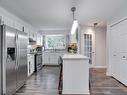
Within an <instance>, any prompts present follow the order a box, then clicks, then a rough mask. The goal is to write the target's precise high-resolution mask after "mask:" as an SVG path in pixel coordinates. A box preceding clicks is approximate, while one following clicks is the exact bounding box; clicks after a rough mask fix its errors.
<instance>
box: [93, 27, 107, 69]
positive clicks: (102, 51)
mask: <svg viewBox="0 0 127 95" xmlns="http://www.w3.org/2000/svg"><path fill="white" fill-rule="evenodd" d="M106 31H107V29H106V27H103V28H97V29H96V30H95V52H96V53H95V61H96V62H95V67H100V68H101V67H106V66H107V64H106Z"/></svg>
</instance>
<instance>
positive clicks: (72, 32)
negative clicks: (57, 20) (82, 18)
mask: <svg viewBox="0 0 127 95" xmlns="http://www.w3.org/2000/svg"><path fill="white" fill-rule="evenodd" d="M71 11H72V13H73V24H72V28H71V34H72V35H73V34H74V33H75V32H76V30H77V28H78V21H77V20H75V17H74V16H75V15H74V12H75V11H76V7H72V8H71Z"/></svg>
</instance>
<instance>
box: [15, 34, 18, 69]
mask: <svg viewBox="0 0 127 95" xmlns="http://www.w3.org/2000/svg"><path fill="white" fill-rule="evenodd" d="M15 42H16V53H15V55H16V64H15V67H16V69H18V35H16V36H15Z"/></svg>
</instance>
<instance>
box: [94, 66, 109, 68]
mask: <svg viewBox="0 0 127 95" xmlns="http://www.w3.org/2000/svg"><path fill="white" fill-rule="evenodd" d="M93 68H107V66H94V67H93Z"/></svg>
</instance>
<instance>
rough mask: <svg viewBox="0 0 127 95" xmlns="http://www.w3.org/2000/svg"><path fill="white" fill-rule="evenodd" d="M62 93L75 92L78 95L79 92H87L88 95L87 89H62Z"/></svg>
mask: <svg viewBox="0 0 127 95" xmlns="http://www.w3.org/2000/svg"><path fill="white" fill-rule="evenodd" d="M62 94H71V95H72V94H73V95H74V94H76V95H79V94H83V95H84V94H87V95H90V92H89V90H85V89H83V90H82V89H66V90H65V89H63V91H62Z"/></svg>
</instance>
